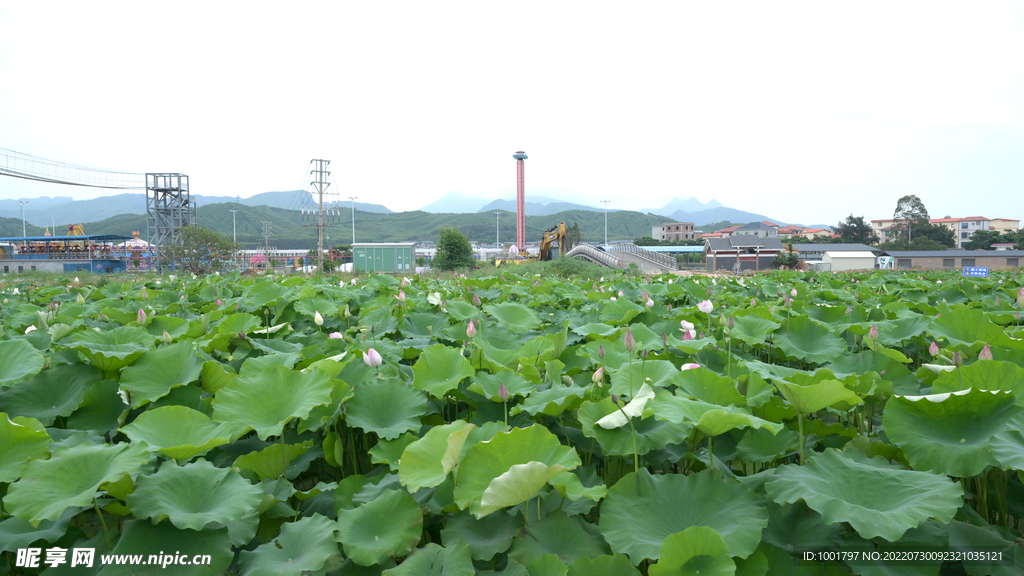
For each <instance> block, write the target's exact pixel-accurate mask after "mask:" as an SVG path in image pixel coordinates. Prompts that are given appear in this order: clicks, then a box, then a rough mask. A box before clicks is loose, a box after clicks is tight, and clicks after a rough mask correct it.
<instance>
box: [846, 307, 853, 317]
mask: <svg viewBox="0 0 1024 576" xmlns="http://www.w3.org/2000/svg"><path fill="white" fill-rule="evenodd" d="M852 313H853V308H850V307H849V306H847V307H846V315H847V316H849V315H850V314H852Z"/></svg>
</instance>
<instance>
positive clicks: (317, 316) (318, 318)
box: [313, 310, 324, 326]
mask: <svg viewBox="0 0 1024 576" xmlns="http://www.w3.org/2000/svg"><path fill="white" fill-rule="evenodd" d="M313 322H314V323H315V324H316V325H317V326H323V325H324V317H323V316H321V315H320V311H319V310H317V311H316V312H314V313H313Z"/></svg>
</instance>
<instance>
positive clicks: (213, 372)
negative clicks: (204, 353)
mask: <svg viewBox="0 0 1024 576" xmlns="http://www.w3.org/2000/svg"><path fill="white" fill-rule="evenodd" d="M235 378H238V374H235V373H234V372H228V371H227V370H225V369H224V365H223V364H221V363H220V362H216V361H213V360H210V361H208V362H204V363H203V370H202V372H201V373H200V382H201V383H202V385H203V390H206V391H207V392H209V393H210V394H216V393H217V391H218V390H220V389H221V388H223V387H225V386H227V385H228V384H230V383H231V381H232V380H234V379H235Z"/></svg>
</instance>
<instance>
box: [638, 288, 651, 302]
mask: <svg viewBox="0 0 1024 576" xmlns="http://www.w3.org/2000/svg"><path fill="white" fill-rule="evenodd" d="M650 299H651V298H650V296H648V295H647V290H644V293H643V294H642V295H641V296H640V300H650Z"/></svg>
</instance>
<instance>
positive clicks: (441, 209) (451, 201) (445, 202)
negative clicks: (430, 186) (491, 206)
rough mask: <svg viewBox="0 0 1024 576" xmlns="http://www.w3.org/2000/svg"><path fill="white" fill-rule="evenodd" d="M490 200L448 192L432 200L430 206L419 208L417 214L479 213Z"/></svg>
mask: <svg viewBox="0 0 1024 576" xmlns="http://www.w3.org/2000/svg"><path fill="white" fill-rule="evenodd" d="M488 202H490V200H488V199H486V198H477V197H475V196H464V195H462V194H459V193H458V192H449V193H447V194H445V195H444V196H441V197H440V198H438V199H437V200H434V201H433V202H431V203H430V204H427V205H426V206H424V207H422V208H420V209H419V210H418V212H429V213H431V214H463V213H466V212H479V211H480V209H481V208H483V207H484V206H486V205H487V203H488Z"/></svg>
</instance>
